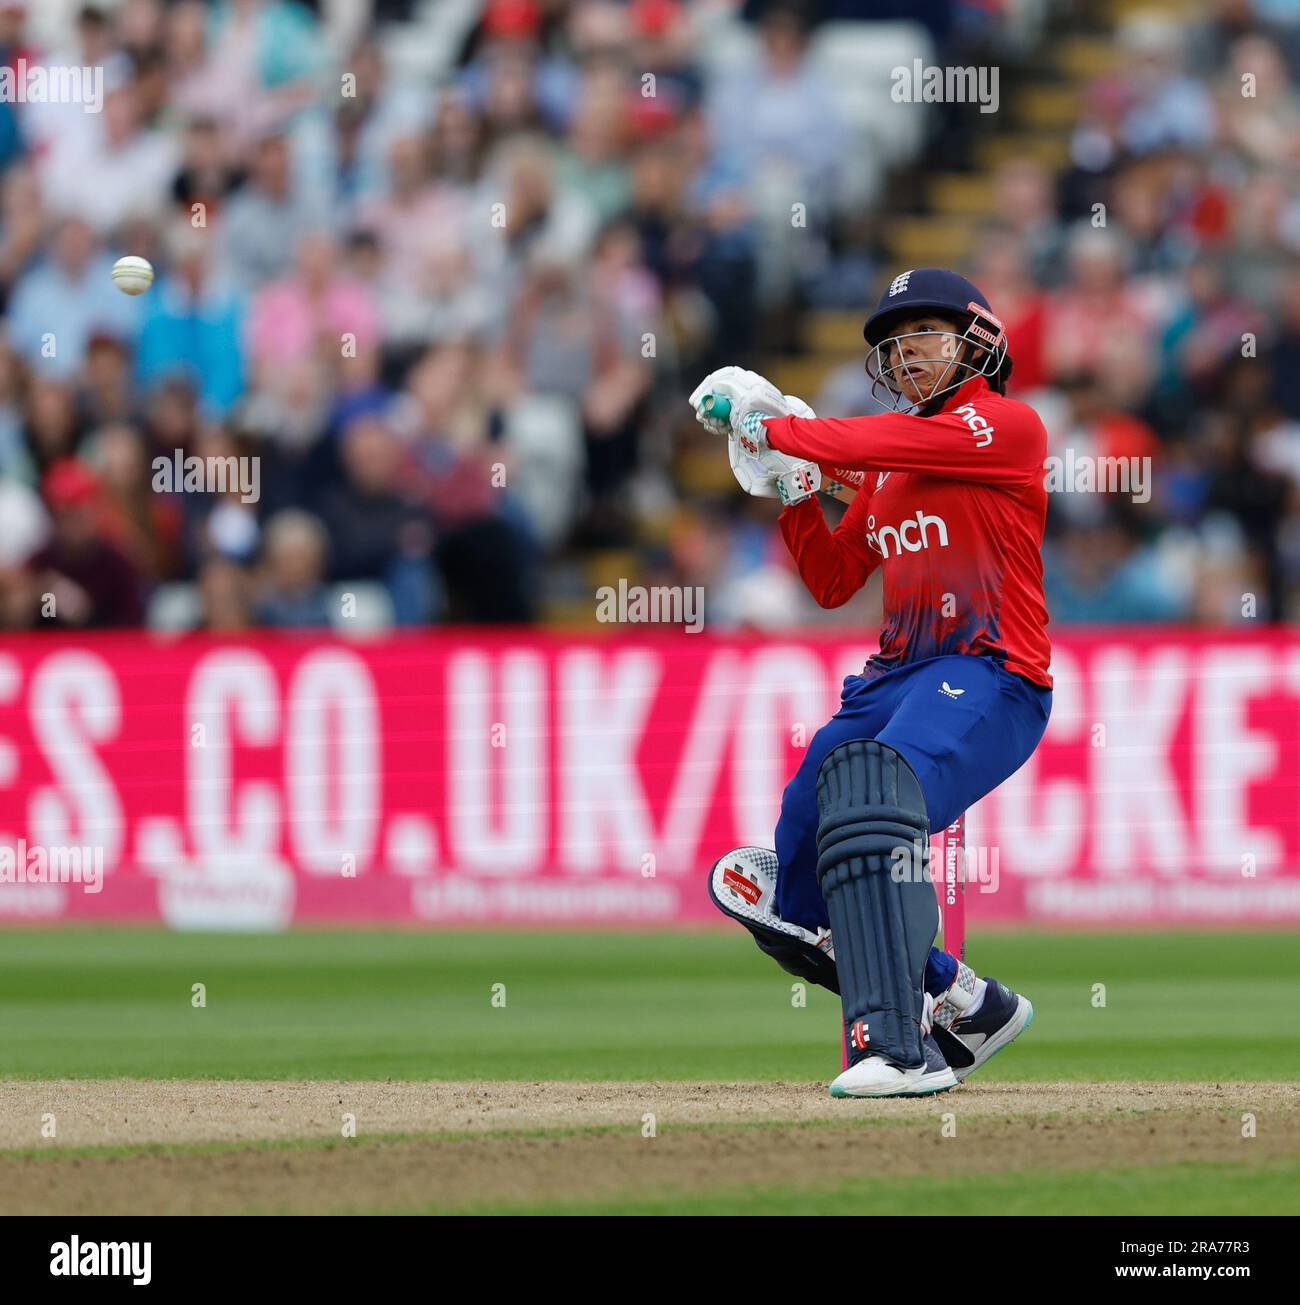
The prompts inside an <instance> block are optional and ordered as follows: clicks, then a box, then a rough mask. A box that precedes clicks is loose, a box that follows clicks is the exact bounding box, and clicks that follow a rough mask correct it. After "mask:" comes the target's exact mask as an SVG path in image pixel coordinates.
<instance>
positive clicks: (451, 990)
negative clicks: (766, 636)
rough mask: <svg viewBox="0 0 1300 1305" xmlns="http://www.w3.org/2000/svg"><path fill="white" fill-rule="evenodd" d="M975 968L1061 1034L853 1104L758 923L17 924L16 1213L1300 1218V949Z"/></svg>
mask: <svg viewBox="0 0 1300 1305" xmlns="http://www.w3.org/2000/svg"><path fill="white" fill-rule="evenodd" d="M973 952H974V959H975V961H976V963H977V968H978V969H979V970H980V972H981V973H992V974H995V975H997V976H998V977H999V978H1003V979H1005V980H1007V981H1008V982H1010V983H1011V984H1012V985H1013V986H1015V987H1017V988H1019V989H1021V990H1023V991H1025V992H1027V993H1028V994H1029V995H1030V996H1031V997H1032V999H1033V1001H1034V1003H1035V1007H1036V1011H1037V1018H1036V1019H1035V1021H1034V1025H1033V1027H1032V1028H1031V1029H1030V1030H1029V1032H1028V1034H1027V1035H1026V1036H1025V1037H1024V1038H1022V1039H1021V1040H1020V1041H1018V1042H1017V1044H1016V1045H1015V1047H1013V1048H1011V1049H1010V1050H1009V1051H1008V1052H1007V1053H1006V1054H1004V1055H1001V1056H999V1057H998V1058H997V1059H996V1060H994V1061H993V1062H992V1063H991V1064H990V1065H989V1066H988V1067H987V1069H985V1070H984V1071H982V1072H981V1073H980V1074H979V1075H977V1076H976V1077H975V1078H974V1079H973V1080H972V1081H971V1082H970V1083H968V1084H966V1085H964V1086H963V1087H962V1088H961V1089H960V1090H958V1091H956V1092H952V1093H949V1094H946V1095H944V1096H941V1097H935V1098H930V1099H926V1100H922V1101H888V1102H879V1101H874V1102H873V1101H850V1102H835V1101H832V1100H831V1099H830V1098H829V1097H828V1096H827V1094H826V1089H825V1084H826V1082H827V1080H828V1079H829V1078H830V1077H832V1076H833V1075H834V1074H835V1072H836V1071H837V1069H838V1066H839V1049H838V1041H837V1039H838V1002H837V1001H836V1000H835V999H834V998H833V997H832V996H831V995H830V994H829V993H825V992H823V991H821V990H819V989H815V988H813V989H809V990H808V991H807V993H806V1004H796V1003H795V1002H794V1001H792V980H790V979H789V978H788V977H787V976H785V975H783V974H782V973H781V972H780V971H779V970H778V969H777V968H776V967H775V966H774V965H773V964H772V963H771V962H770V961H768V960H767V958H765V957H763V956H762V955H760V954H759V952H758V951H757V949H755V948H754V947H753V946H752V945H751V944H750V943H749V941H748V940H747V939H746V938H744V937H743V936H741V935H740V934H739V932H735V933H730V932H696V933H687V932H680V933H655V934H634V933H580V934H561V933H545V934H542V933H482V934H470V933H459V934H438V933H405V932H378V931H366V932H338V931H332V932H324V931H319V932H312V931H299V932H293V933H290V934H285V935H278V936H256V935H218V934H173V933H165V932H161V931H156V930H120V931H107V930H103V929H63V930H30V931H9V932H6V933H3V934H0V1215H3V1214H11V1213H58V1214H69V1215H71V1214H79V1213H112V1214H132V1213H158V1212H163V1211H168V1212H176V1213H280V1212H296V1213H351V1212H359V1213H381V1212H384V1213H388V1212H392V1213H403V1212H410V1213H424V1212H430V1213H432V1212H439V1213H440V1212H475V1213H570V1212H572V1213H593V1212H597V1213H617V1214H642V1213H644V1214H659V1213H685V1214H704V1213H736V1212H744V1211H746V1210H753V1209H755V1208H761V1209H764V1210H768V1211H771V1212H773V1213H785V1214H789V1213H805V1214H818V1213H840V1212H844V1211H846V1210H850V1211H856V1212H859V1213H874V1212H880V1213H886V1212H890V1213H911V1212H915V1213H919V1214H924V1213H931V1212H932V1211H933V1210H934V1209H935V1208H936V1205H943V1204H944V1203H946V1202H953V1203H956V1202H960V1203H962V1204H963V1205H966V1206H969V1207H970V1208H977V1207H984V1208H996V1209H997V1210H998V1211H999V1212H1002V1213H1016V1212H1022V1211H1023V1212H1026V1213H1029V1212H1035V1213H1044V1214H1046V1213H1108V1214H1138V1213H1142V1214H1150V1213H1165V1214H1195V1213H1265V1212H1267V1213H1295V1212H1296V1206H1297V1198H1296V1192H1297V1190H1298V1188H1300V1093H1297V1092H1296V1090H1295V1087H1294V1085H1295V1083H1296V1082H1297V1080H1300V1044H1298V1043H1297V1040H1296V1039H1295V1038H1294V1037H1290V1036H1287V1035H1286V1034H1285V1032H1284V1028H1285V1025H1286V1021H1287V1018H1288V1016H1287V1015H1286V1012H1289V1011H1292V1010H1294V1009H1297V1008H1298V1007H1300V956H1297V949H1296V948H1295V947H1294V944H1293V940H1292V939H1291V938H1289V937H1288V936H1286V935H1282V934H1245V933H1232V934H1223V933H1220V934H1157V935H1145V934H1124V935H1113V934H1112V935H1105V934H1058V935H1043V934H1001V935H994V934H990V935H977V937H976V939H975V941H974V943H973ZM196 984H202V985H204V989H205V996H206V1005H205V1006H203V1007H202V1008H196V1007H195V1006H194V1005H193V1004H192V992H193V989H194V985H196ZM498 985H500V986H498ZM1098 985H1104V1004H1102V1001H1101V996H1100V994H1101V989H1100V988H1099V987H1098ZM502 997H504V1006H502V1005H500V1004H499V1003H500V1000H501V998H502ZM494 998H495V999H496V1003H497V1004H494ZM51 1120H57V1121H58V1128H57V1131H56V1133H54V1134H52V1135H51V1134H50V1133H48V1132H47V1131H45V1125H46V1123H47V1121H51ZM648 1120H654V1121H655V1124H654V1126H653V1127H651V1128H650V1129H649V1131H647V1121H648ZM1247 1121H1249V1123H1247ZM881 1174H888V1175H889V1176H890V1181H889V1183H887V1184H882V1183H881V1182H880V1175H881Z"/></svg>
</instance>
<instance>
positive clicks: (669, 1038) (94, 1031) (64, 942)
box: [0, 929, 1300, 1082]
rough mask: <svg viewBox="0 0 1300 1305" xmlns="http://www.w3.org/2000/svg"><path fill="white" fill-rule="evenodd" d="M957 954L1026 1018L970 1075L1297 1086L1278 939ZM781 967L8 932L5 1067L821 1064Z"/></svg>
mask: <svg viewBox="0 0 1300 1305" xmlns="http://www.w3.org/2000/svg"><path fill="white" fill-rule="evenodd" d="M971 950H972V953H973V959H974V962H975V965H976V967H977V969H978V970H979V972H980V973H981V974H990V973H991V974H994V975H996V976H997V977H998V978H1001V979H1004V980H1006V981H1007V982H1009V983H1010V984H1011V985H1012V986H1013V987H1015V988H1017V989H1019V990H1020V991H1023V992H1025V993H1027V994H1028V995H1029V996H1030V998H1031V999H1032V1000H1033V1002H1034V1006H1035V1011H1036V1018H1035V1021H1034V1025H1033V1027H1032V1029H1031V1030H1030V1031H1029V1032H1028V1033H1027V1034H1026V1035H1025V1037H1024V1038H1023V1039H1022V1040H1021V1041H1020V1042H1019V1043H1018V1044H1017V1045H1016V1047H1014V1048H1013V1049H1011V1050H1010V1051H1009V1052H1008V1053H1007V1054H1006V1055H1003V1056H1000V1057H999V1058H998V1059H997V1060H996V1061H994V1062H993V1063H992V1064H991V1065H990V1066H989V1067H988V1069H987V1070H986V1071H984V1073H983V1074H982V1075H981V1078H982V1079H983V1080H984V1081H990V1080H1002V1081H1007V1082H1013V1081H1023V1080H1058V1079H1076V1080H1116V1079H1148V1080H1156V1081H1165V1082H1168V1081H1173V1080H1203V1079H1219V1080H1223V1081H1241V1080H1252V1079H1260V1080H1265V1079H1267V1080H1275V1081H1276V1080H1288V1079H1300V1040H1297V1039H1296V1038H1294V1037H1290V1036H1283V1035H1282V1033H1281V1031H1280V1027H1279V1021H1280V1019H1281V1018H1282V1015H1281V1014H1280V1013H1282V1012H1288V1011H1294V1010H1296V1009H1300V949H1297V948H1296V946H1295V944H1294V939H1293V938H1292V937H1290V936H1288V935H1284V934H1277V933H1274V934H1251V933H1190V934H1168V933H1164V934H1139V933H1130V934H989V935H980V934H978V933H977V934H976V936H975V938H974V939H973V941H972V944H971ZM197 983H202V984H204V985H205V987H206V1002H207V1004H206V1007H205V1008H203V1009H196V1008H195V1007H194V1006H193V1005H192V1004H191V992H192V987H193V985H194V984H197ZM497 984H503V985H504V1000H505V1005H504V1007H500V1006H494V1005H493V993H494V985H497ZM791 984H792V981H791V980H790V979H789V978H788V976H786V975H784V974H783V973H782V972H781V971H780V970H778V969H777V967H776V966H775V965H774V964H773V963H772V962H771V961H769V960H768V959H767V958H766V957H764V956H762V955H760V954H759V952H758V951H757V949H756V948H755V947H753V946H752V944H750V943H749V941H748V940H747V939H746V938H744V937H742V936H741V935H740V933H739V931H734V932H705V931H701V932H678V933H654V934H643V933H576V934H571V933H456V934H446V933H404V932H378V931H367V932H338V931H332V932H325V931H319V932H317V931H311V932H309V931H298V932H293V933H289V934H283V935H274V936H257V935H251V936H250V935H219V934H174V933H165V932H161V931H154V930H121V931H106V930H103V929H60V930H30V931H8V932H5V933H3V934H0V1077H4V1078H14V1077H26V1078H109V1077H141V1078H259V1079H261V1078H267V1079H276V1078H283V1079H321V1078H329V1079H384V1078H390V1077H391V1078H399V1079H486V1080H510V1079H513V1080H527V1079H583V1080H609V1079H619V1080H628V1079H632V1080H637V1079H640V1080H652V1079H691V1080H777V1079H785V1080H795V1081H801V1080H819V1079H821V1080H825V1079H827V1078H828V1077H831V1076H833V1074H834V1073H835V1072H836V1070H837V1069H838V1060H839V1055H838V1047H837V1030H838V1018H837V1017H838V1002H837V1001H836V1000H835V998H834V997H833V996H832V995H831V994H830V993H827V992H824V991H822V990H821V989H818V988H809V989H808V991H807V1004H806V1006H805V1007H796V1006H795V1005H793V1003H792V992H791ZM1098 984H1102V985H1105V991H1104V998H1105V1004H1104V1006H1102V1005H1097V1004H1094V1003H1095V1002H1096V1001H1097V1000H1098V998H1096V997H1094V990H1095V985H1098ZM497 991H498V993H500V991H501V990H500V989H498V990H497Z"/></svg>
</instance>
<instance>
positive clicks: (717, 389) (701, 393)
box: [690, 367, 769, 435]
mask: <svg viewBox="0 0 1300 1305" xmlns="http://www.w3.org/2000/svg"><path fill="white" fill-rule="evenodd" d="M768 384H769V382H767V381H765V380H764V379H763V377H761V376H760V375H759V374H758V373H757V372H751V371H746V370H745V368H743V367H719V368H718V370H717V371H714V372H710V373H709V374H708V375H707V376H706V377H705V378H704V379H703V380H702V381H701V382H700V383H699V384H698V385H697V386H696V387H695V389H694V390H692V391H691V398H690V404H691V409H692V411H693V412H694V413H695V420H696V421H698V422H699V423H700V425H701V426H703V427H704V429H705V430H707V431H710V432H712V433H713V434H714V435H729V434H730V433H731V429H732V418H734V417H735V416H736V414H737V413H738V412H739V410H740V406H741V404H742V403H743V402H744V398H745V395H746V393H748V392H749V391H750V390H751V389H753V388H754V387H755V386H756V385H768ZM709 396H712V397H713V398H715V399H726V400H727V406H728V408H729V415H728V417H726V418H719V417H714V416H711V415H710V414H709V413H708V412H706V411H705V408H704V400H705V399H706V398H707V397H709Z"/></svg>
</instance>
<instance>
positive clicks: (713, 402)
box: [700, 394, 731, 421]
mask: <svg viewBox="0 0 1300 1305" xmlns="http://www.w3.org/2000/svg"><path fill="white" fill-rule="evenodd" d="M700 407H701V408H702V409H703V410H704V415H705V416H706V417H715V418H717V420H718V421H730V420H731V400H730V399H726V398H723V396H722V395H721V394H706V395H705V396H704V398H703V400H702V401H701V403H700Z"/></svg>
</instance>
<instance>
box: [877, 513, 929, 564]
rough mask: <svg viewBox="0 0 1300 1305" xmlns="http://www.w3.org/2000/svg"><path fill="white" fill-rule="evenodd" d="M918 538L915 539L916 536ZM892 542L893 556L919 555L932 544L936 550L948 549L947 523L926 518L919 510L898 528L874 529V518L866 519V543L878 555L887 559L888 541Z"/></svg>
mask: <svg viewBox="0 0 1300 1305" xmlns="http://www.w3.org/2000/svg"><path fill="white" fill-rule="evenodd" d="M918 535H919V536H920V538H917V536H918ZM891 539H892V540H893V541H894V554H893V555H894V556H895V557H896V556H897V555H898V554H899V553H901V552H904V551H906V552H908V553H919V552H920V551H921V549H923V548H929V547H930V545H931V544H932V543H933V544H934V547H936V548H947V547H948V523H947V522H946V521H944V519H943V518H942V517H933V516H927V515H926V514H925V513H924V512H922V511H921V509H920V508H917V509H916V516H915V518H912V517H908V519H907V520H906V521H904V522H903V523H902V525H899V526H880V527H879V528H877V527H876V518H875V517H874V516H871V517H868V518H867V543H868V544H870V545H871V547H872V548H874V549H875V550H876V552H877V553H879V554H880V556H881V557H889V556H890V552H889V541H890V540H891ZM936 541H937V542H936Z"/></svg>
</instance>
